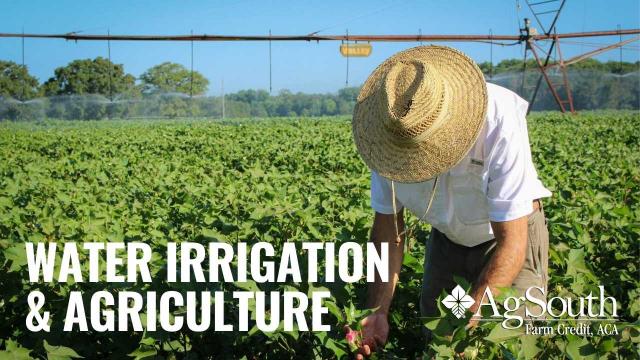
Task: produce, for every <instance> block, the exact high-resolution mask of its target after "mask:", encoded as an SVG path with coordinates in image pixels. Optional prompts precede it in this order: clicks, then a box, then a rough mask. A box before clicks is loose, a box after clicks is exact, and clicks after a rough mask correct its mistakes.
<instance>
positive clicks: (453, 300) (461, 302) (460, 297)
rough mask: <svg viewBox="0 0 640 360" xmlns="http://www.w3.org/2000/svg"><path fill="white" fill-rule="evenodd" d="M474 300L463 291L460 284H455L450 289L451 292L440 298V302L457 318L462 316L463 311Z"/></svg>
mask: <svg viewBox="0 0 640 360" xmlns="http://www.w3.org/2000/svg"><path fill="white" fill-rule="evenodd" d="M474 303H475V301H474V300H473V298H472V297H471V296H469V295H467V293H466V292H465V291H464V289H463V288H462V287H461V286H460V285H456V287H455V288H453V290H452V291H451V294H449V295H447V296H446V297H445V298H444V299H442V304H443V305H444V306H446V307H447V309H450V310H451V313H453V315H455V317H457V318H458V319H461V318H462V317H463V316H464V313H465V311H466V310H467V309H469V308H470V307H471V306H473V304H474Z"/></svg>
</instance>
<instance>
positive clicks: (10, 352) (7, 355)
mask: <svg viewBox="0 0 640 360" xmlns="http://www.w3.org/2000/svg"><path fill="white" fill-rule="evenodd" d="M5 344H6V349H7V350H3V351H0V358H1V359H9V360H27V359H29V360H30V359H32V357H31V356H30V355H29V353H31V350H29V349H27V348H23V347H22V346H20V344H18V343H17V342H15V341H13V340H7V341H6V342H5Z"/></svg>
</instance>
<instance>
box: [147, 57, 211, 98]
mask: <svg viewBox="0 0 640 360" xmlns="http://www.w3.org/2000/svg"><path fill="white" fill-rule="evenodd" d="M191 76H192V74H191V71H189V70H188V69H187V68H185V67H184V66H182V65H180V64H176V63H171V62H164V63H162V64H160V65H156V66H154V67H152V68H150V69H149V70H147V71H145V72H144V73H143V74H142V75H141V76H140V80H141V81H142V91H143V92H144V93H147V94H154V93H161V92H178V93H183V94H188V95H190V94H193V95H203V94H204V93H206V92H207V88H208V86H209V80H207V78H205V77H204V75H202V74H200V73H199V72H197V71H194V72H193V88H192V87H191V86H192V85H191Z"/></svg>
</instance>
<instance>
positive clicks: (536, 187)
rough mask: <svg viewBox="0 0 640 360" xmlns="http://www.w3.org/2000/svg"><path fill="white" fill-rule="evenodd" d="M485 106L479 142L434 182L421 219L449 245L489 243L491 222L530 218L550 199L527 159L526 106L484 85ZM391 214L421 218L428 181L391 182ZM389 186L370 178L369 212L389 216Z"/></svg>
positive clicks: (500, 89)
mask: <svg viewBox="0 0 640 360" xmlns="http://www.w3.org/2000/svg"><path fill="white" fill-rule="evenodd" d="M487 93H488V107H487V117H486V122H485V125H484V126H483V128H482V130H481V132H480V135H479V136H478V140H477V141H476V143H475V144H474V145H473V147H472V148H471V150H470V151H469V153H468V154H467V155H466V156H465V158H464V159H462V161H461V162H460V163H459V164H458V165H456V166H455V167H453V168H451V169H450V170H449V171H447V172H446V173H443V174H441V175H440V176H439V177H438V185H437V188H436V194H435V197H434V199H433V204H432V206H431V209H430V210H429V213H428V214H427V216H426V218H425V219H423V220H425V221H427V222H429V223H430V224H431V225H432V226H433V227H435V228H436V229H438V230H439V231H441V232H442V233H444V234H445V235H446V236H447V237H448V238H449V239H450V240H451V241H453V242H455V243H457V244H460V245H464V246H469V247H471V246H475V245H478V244H481V243H483V242H485V241H488V240H491V239H493V238H494V236H493V230H492V229H491V224H490V221H509V220H513V219H517V218H520V217H523V216H526V215H528V214H530V213H531V212H532V211H533V200H535V199H539V198H543V197H549V196H551V192H550V191H549V190H547V189H546V188H545V187H544V186H543V185H542V183H541V182H540V180H539V179H538V173H537V172H536V169H535V167H534V166H533V161H532V160H531V148H530V146H529V134H528V132H527V120H526V114H527V107H528V105H529V104H528V103H527V101H525V100H524V99H522V98H521V97H519V96H518V95H517V94H516V93H514V92H512V91H511V90H508V89H505V88H503V87H501V86H498V85H494V84H489V83H487ZM394 187H395V192H396V209H397V210H398V211H399V210H400V209H402V208H403V207H406V208H407V209H409V210H410V211H411V212H412V213H413V214H414V215H415V216H417V217H418V218H421V217H422V216H423V215H424V213H425V210H426V207H427V202H428V201H429V197H430V195H431V189H432V188H433V180H429V181H425V182H421V183H414V184H407V183H399V182H395V183H394ZM391 193H392V192H391V181H390V180H389V179H386V178H384V177H382V176H380V175H379V174H378V173H376V172H375V171H372V173H371V207H372V208H373V209H374V210H375V211H376V212H379V213H381V214H393V203H392V197H391Z"/></svg>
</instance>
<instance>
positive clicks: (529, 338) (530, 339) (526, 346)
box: [520, 335, 541, 359]
mask: <svg viewBox="0 0 640 360" xmlns="http://www.w3.org/2000/svg"><path fill="white" fill-rule="evenodd" d="M537 343H538V337H537V336H535V335H524V336H522V337H521V338H520V344H521V346H522V356H523V357H524V358H525V359H533V358H534V357H535V356H536V355H538V353H539V352H540V350H541V349H540V348H539V347H538V344H537Z"/></svg>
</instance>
